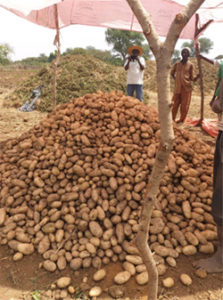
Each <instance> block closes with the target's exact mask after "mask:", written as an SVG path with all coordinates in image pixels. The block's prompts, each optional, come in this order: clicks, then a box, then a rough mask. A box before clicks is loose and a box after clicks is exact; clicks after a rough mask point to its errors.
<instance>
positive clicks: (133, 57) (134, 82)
mask: <svg viewBox="0 0 223 300" xmlns="http://www.w3.org/2000/svg"><path fill="white" fill-rule="evenodd" d="M142 53H143V49H142V48H141V47H139V46H131V47H129V49H128V54H129V56H128V58H127V60H126V62H125V64H124V68H125V70H126V71H127V94H128V96H131V97H132V96H133V94H134V92H135V93H136V98H138V99H139V100H140V101H142V97H143V75H144V69H145V59H144V58H143V57H142V56H141V55H142Z"/></svg>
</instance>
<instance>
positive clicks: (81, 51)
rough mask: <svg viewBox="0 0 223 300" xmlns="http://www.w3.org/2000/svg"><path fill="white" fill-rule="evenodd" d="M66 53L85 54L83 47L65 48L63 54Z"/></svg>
mask: <svg viewBox="0 0 223 300" xmlns="http://www.w3.org/2000/svg"><path fill="white" fill-rule="evenodd" d="M66 54H74V55H77V54H82V55H86V49H84V48H67V49H66V51H65V52H63V55H66Z"/></svg>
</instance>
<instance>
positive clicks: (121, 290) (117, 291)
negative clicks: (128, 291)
mask: <svg viewBox="0 0 223 300" xmlns="http://www.w3.org/2000/svg"><path fill="white" fill-rule="evenodd" d="M108 293H109V295H110V296H111V297H112V298H115V299H117V298H123V297H124V296H125V287H124V286H119V285H113V286H111V287H109V289H108Z"/></svg>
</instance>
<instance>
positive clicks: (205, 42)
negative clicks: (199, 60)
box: [181, 37, 214, 57]
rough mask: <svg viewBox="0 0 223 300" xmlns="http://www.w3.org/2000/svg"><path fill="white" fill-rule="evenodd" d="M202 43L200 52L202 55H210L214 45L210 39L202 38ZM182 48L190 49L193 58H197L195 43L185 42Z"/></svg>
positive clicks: (200, 40)
mask: <svg viewBox="0 0 223 300" xmlns="http://www.w3.org/2000/svg"><path fill="white" fill-rule="evenodd" d="M198 41H199V42H200V52H201V53H206V54H207V53H209V51H210V50H211V49H212V48H213V45H214V43H213V42H212V41H211V40H210V39H208V38H205V37H203V38H200V39H199V40H198ZM181 47H182V48H184V47H189V48H190V49H191V57H195V56H196V51H195V48H194V42H193V41H190V42H185V43H183V44H182V46H181Z"/></svg>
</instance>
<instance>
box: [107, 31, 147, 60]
mask: <svg viewBox="0 0 223 300" xmlns="http://www.w3.org/2000/svg"><path fill="white" fill-rule="evenodd" d="M105 39H106V41H107V43H108V44H109V45H113V49H112V51H113V52H114V53H115V54H117V55H118V56H119V57H120V58H121V59H122V61H124V60H125V58H126V55H127V54H128V52H127V51H128V48H129V47H130V46H132V45H138V46H141V47H143V42H144V41H145V39H144V36H143V34H142V33H139V32H132V31H125V30H118V29H111V28H108V29H107V30H106V32H105ZM147 50H148V51H149V47H148V48H147Z"/></svg>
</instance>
